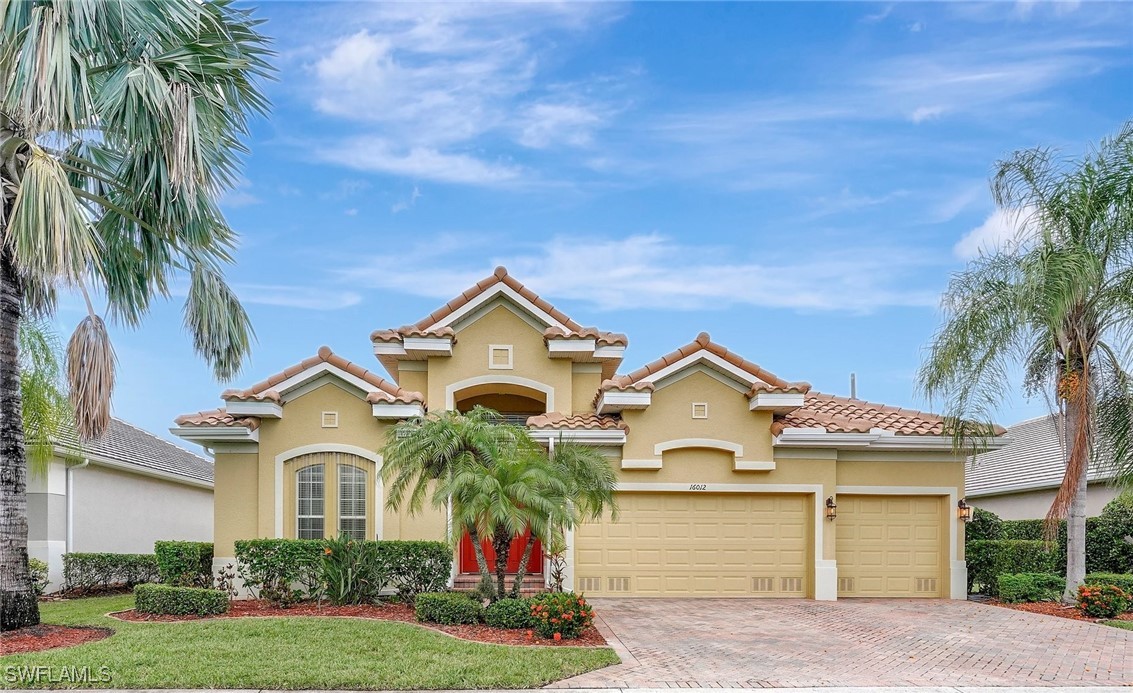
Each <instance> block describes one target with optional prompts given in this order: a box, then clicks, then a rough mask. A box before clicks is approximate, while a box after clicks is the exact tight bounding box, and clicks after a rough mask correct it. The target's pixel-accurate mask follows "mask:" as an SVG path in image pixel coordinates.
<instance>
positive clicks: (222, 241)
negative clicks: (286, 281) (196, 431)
mask: <svg viewBox="0 0 1133 693" xmlns="http://www.w3.org/2000/svg"><path fill="white" fill-rule="evenodd" d="M258 23H259V22H258V21H257V20H254V19H253V18H252V17H251V15H250V14H249V12H247V11H245V10H238V9H235V8H234V7H233V6H232V5H231V3H230V2H229V1H228V0H218V1H216V2H198V1H197V0H165V1H163V2H160V3H154V2H122V1H121V0H82V1H73V0H34V1H33V0H0V237H2V241H3V242H2V243H0V602H2V603H3V606H2V609H0V627H2V628H3V629H5V630H6V629H10V628H16V627H20V626H23V625H30V624H33V623H36V622H38V619H39V614H38V609H37V607H36V602H35V596H34V593H33V592H32V589H31V584H30V581H29V579H28V574H27V552H26V545H27V502H26V496H25V492H26V487H25V483H26V477H25V473H26V472H25V460H24V454H25V450H24V438H23V427H22V425H21V417H20V409H21V402H20V357H19V349H18V346H19V336H18V333H19V325H20V320H21V317H23V316H25V315H27V316H32V317H36V318H40V317H47V316H50V315H53V314H54V312H55V308H56V296H57V294H58V292H60V291H67V292H75V293H77V294H79V295H82V296H83V297H84V299H85V301H86V305H87V309H88V315H87V317H86V318H84V319H83V320H82V321H81V322H80V323H79V325H78V327H77V329H76V330H75V332H74V334H73V335H72V337H71V339H70V341H69V343H68V346H67V364H66V374H67V384H68V390H69V393H70V398H71V402H72V405H73V408H74V415H75V427H76V429H77V431H78V433H79V434H80V436H81V437H83V438H92V437H97V436H98V435H100V434H101V433H102V432H103V431H104V430H105V428H106V426H107V424H108V422H109V416H110V395H111V391H112V389H113V386H114V365H115V364H114V355H113V350H112V348H111V345H110V342H109V338H108V333H107V329H106V324H105V322H104V316H103V315H99V314H98V313H97V312H96V311H95V309H94V303H95V300H99V301H104V302H105V306H106V309H105V317H109V318H111V319H114V320H117V321H119V322H121V323H123V324H124V325H127V326H136V325H138V324H139V323H140V321H141V320H142V318H143V317H144V316H145V315H146V313H147V312H148V310H149V308H150V305H151V302H152V300H153V299H154V298H155V297H167V296H169V295H170V294H171V293H172V287H173V286H174V284H173V282H174V281H175V280H176V278H177V275H178V274H180V273H184V274H186V275H187V286H188V288H187V297H186V301H185V311H184V322H185V327H186V329H187V330H188V331H189V333H190V334H191V335H192V339H193V345H194V347H195V349H196V351H197V353H198V354H200V355H201V356H202V357H204V358H205V360H206V361H208V362H209V363H210V364H211V365H212V367H213V370H214V372H215V374H216V376H217V377H218V378H220V379H227V378H229V377H231V376H232V375H233V374H234V373H235V372H236V371H237V370H238V369H239V366H240V364H241V362H242V361H243V359H244V357H245V355H246V353H247V351H248V347H249V343H250V334H251V330H250V326H249V324H248V318H247V315H246V314H245V312H244V310H243V309H242V308H241V306H240V304H239V302H238V301H237V299H236V297H235V295H234V294H233V292H232V291H231V290H230V289H229V287H228V285H227V284H226V283H225V281H224V279H223V276H222V274H221V268H222V266H223V265H224V264H226V263H227V262H229V260H230V251H231V249H232V247H233V245H234V242H235V234H234V233H233V232H232V230H231V229H230V228H229V227H228V225H227V223H226V222H225V221H224V217H223V215H222V214H221V212H220V210H219V208H218V207H217V202H216V200H217V198H218V195H219V194H220V193H221V192H222V191H223V190H224V189H226V188H227V187H229V186H231V184H232V183H233V181H234V180H235V177H236V175H237V172H238V160H237V156H238V154H239V153H240V152H242V151H243V145H242V144H241V143H240V138H241V137H242V136H244V135H246V133H247V122H248V117H249V116H250V115H252V114H255V113H262V112H264V111H265V110H266V108H267V102H266V100H265V98H264V96H263V94H262V93H261V91H260V89H259V88H258V87H257V86H256V79H257V78H258V77H262V76H264V75H266V74H267V73H268V72H269V68H268V66H267V63H266V62H265V59H266V57H267V56H268V55H269V51H268V50H267V47H266V40H265V39H264V37H262V36H261V35H260V34H259V33H258V32H257V25H258ZM92 296H93V297H94V298H93V299H92Z"/></svg>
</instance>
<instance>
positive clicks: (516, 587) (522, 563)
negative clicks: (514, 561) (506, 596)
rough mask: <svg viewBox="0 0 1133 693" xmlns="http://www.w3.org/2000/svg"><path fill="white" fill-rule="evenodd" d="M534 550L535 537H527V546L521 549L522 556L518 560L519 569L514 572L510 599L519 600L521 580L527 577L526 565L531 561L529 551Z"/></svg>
mask: <svg viewBox="0 0 1133 693" xmlns="http://www.w3.org/2000/svg"><path fill="white" fill-rule="evenodd" d="M534 548H535V537H533V536H531V534H528V535H527V544H525V545H524V547H523V555H522V556H520V558H519V567H518V568H517V569H516V571H515V582H513V583H512V585H511V597H512V599H518V598H519V591H520V589H521V588H522V587H523V578H525V577H527V564H528V563H529V562H530V561H531V551H532V549H534Z"/></svg>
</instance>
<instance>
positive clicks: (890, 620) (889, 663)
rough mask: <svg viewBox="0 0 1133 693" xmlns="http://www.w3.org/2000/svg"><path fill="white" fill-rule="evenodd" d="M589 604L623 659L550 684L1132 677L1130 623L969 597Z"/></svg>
mask: <svg viewBox="0 0 1133 693" xmlns="http://www.w3.org/2000/svg"><path fill="white" fill-rule="evenodd" d="M594 605H595V608H596V610H597V611H598V613H599V616H600V618H601V620H602V622H603V623H604V626H605V627H604V628H603V630H605V631H606V637H607V638H610V639H611V641H612V642H613V644H615V646H618V644H619V643H620V647H619V649H620V652H619V654H621V657H622V661H623V663H622V664H620V665H617V666H613V667H608V668H606V669H602V670H600V671H595V672H591V673H589V674H583V675H582V676H577V677H575V678H573V679H567V680H566V681H560V682H558V683H557V684H552V687H572V688H603V687H642V688H665V687H668V688H685V687H697V686H700V687H713V688H715V687H723V688H740V687H753V688H758V687H802V686H942V685H948V686H1003V685H1016V686H1027V685H1037V686H1053V685H1064V686H1071V685H1078V686H1081V685H1114V684H1133V631H1127V630H1120V629H1117V628H1111V627H1109V626H1101V625H1095V624H1092V623H1086V622H1082V621H1072V620H1070V619H1063V618H1056V617H1053V616H1040V615H1036V614H1028V613H1024V612H1021V611H1012V610H1010V609H1005V608H1002V607H996V606H988V605H984V604H976V603H973V602H958V601H949V600H889V599H886V600H882V599H877V600H873V599H852V600H850V599H847V600H841V601H838V602H814V601H803V600H794V599H792V600H771V599H763V600H755V599H744V600H734V599H727V600H725V599H696V600H693V599H661V600H657V599H595V600H594ZM600 625H602V624H600ZM611 635H612V636H613V638H611ZM614 639H616V641H615V640H614Z"/></svg>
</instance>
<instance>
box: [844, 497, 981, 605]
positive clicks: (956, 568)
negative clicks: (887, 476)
mask: <svg viewBox="0 0 1133 693" xmlns="http://www.w3.org/2000/svg"><path fill="white" fill-rule="evenodd" d="M834 493H836V494H838V495H841V494H843V493H844V494H846V495H848V496H943V497H945V498H947V499H948V507H947V508H945V511H946V515H947V517H949V518H951V522H949V523H948V560H949V581H950V588H949V592H950V595H949V597H950V598H951V599H967V598H968V580H967V563H966V562H965V561H961V560H957V559H956V547H957V545H958V544H959V543H960V525H961V524H962V523H963V521H962V520H961V519H960V518H958V517H957V516H956V512H955V510H954V508H955V507H956V503H957V502H958V500H959V498H958V497H957V495H956V494H957V489H956V488H955V487H954V486H836V487H835V488H834ZM959 575H962V576H963V578H964V580H963V581H960V580H959V577H958V576H959ZM957 587H959V590H957Z"/></svg>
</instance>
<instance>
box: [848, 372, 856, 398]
mask: <svg viewBox="0 0 1133 693" xmlns="http://www.w3.org/2000/svg"><path fill="white" fill-rule="evenodd" d="M857 398H858V374H857V373H851V374H850V399H857Z"/></svg>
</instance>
